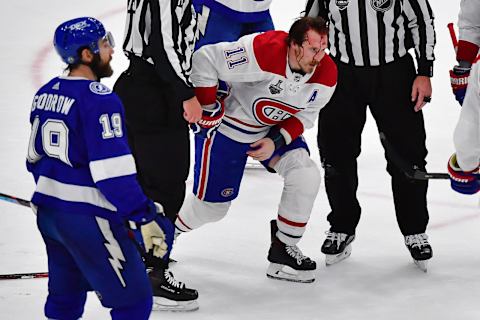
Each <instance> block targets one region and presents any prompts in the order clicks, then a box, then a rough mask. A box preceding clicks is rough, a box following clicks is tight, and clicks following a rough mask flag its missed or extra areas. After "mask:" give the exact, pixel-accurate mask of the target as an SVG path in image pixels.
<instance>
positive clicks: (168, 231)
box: [139, 202, 175, 259]
mask: <svg viewBox="0 0 480 320" xmlns="http://www.w3.org/2000/svg"><path fill="white" fill-rule="evenodd" d="M154 204H155V209H154V210H155V211H156V215H155V218H154V219H153V220H151V221H150V222H148V223H146V224H143V225H140V226H139V229H140V233H141V235H142V240H143V246H144V248H145V252H147V253H148V252H150V251H152V252H151V253H152V254H153V256H154V257H157V258H165V257H167V259H168V255H169V254H168V253H169V252H170V251H171V249H172V245H173V238H174V231H175V227H174V226H173V224H172V222H171V221H170V220H169V219H168V218H167V217H165V216H164V215H163V207H162V205H161V204H159V203H156V202H155V203H154ZM152 209H153V208H152Z"/></svg>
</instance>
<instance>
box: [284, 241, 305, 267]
mask: <svg viewBox="0 0 480 320" xmlns="http://www.w3.org/2000/svg"><path fill="white" fill-rule="evenodd" d="M285 248H286V249H287V253H288V255H289V256H290V257H292V258H294V259H296V260H297V264H298V265H301V264H302V261H303V260H305V259H307V257H306V256H304V255H303V253H302V251H300V249H298V247H297V246H285Z"/></svg>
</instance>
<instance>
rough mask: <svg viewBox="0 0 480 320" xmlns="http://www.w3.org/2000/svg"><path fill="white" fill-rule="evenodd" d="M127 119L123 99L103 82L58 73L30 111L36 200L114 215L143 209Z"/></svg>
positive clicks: (30, 155)
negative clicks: (126, 129) (128, 134)
mask: <svg viewBox="0 0 480 320" xmlns="http://www.w3.org/2000/svg"><path fill="white" fill-rule="evenodd" d="M123 119H124V111H123V106H122V104H121V102H120V99H119V98H118V96H117V95H116V94H115V93H112V91H111V90H110V89H109V88H107V87H106V86H104V85H103V84H101V83H99V82H95V81H90V80H87V79H84V78H78V77H77V78H74V77H57V78H54V79H52V80H51V81H50V82H48V83H47V84H46V85H44V86H43V87H42V88H41V89H40V90H39V91H38V92H37V94H36V95H35V97H34V99H33V102H32V108H31V114H30V123H31V124H32V132H31V136H30V142H29V148H28V155H27V169H28V170H29V171H30V172H31V173H32V174H33V177H34V179H35V182H36V190H35V193H34V195H33V198H32V203H34V204H35V205H38V206H45V207H49V208H52V209H57V210H60V211H63V212H68V213H82V214H89V215H99V216H104V217H107V218H110V219H114V218H115V217H118V218H119V219H120V218H125V217H127V216H129V215H131V214H132V213H139V214H140V213H144V212H145V210H147V206H148V203H149V202H150V200H148V199H147V198H146V196H145V195H144V194H143V192H142V190H141V188H140V186H139V184H138V182H137V180H136V168H135V162H134V159H133V157H132V155H131V152H130V148H129V146H128V143H127V138H126V132H125V124H124V123H123Z"/></svg>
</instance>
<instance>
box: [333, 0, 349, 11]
mask: <svg viewBox="0 0 480 320" xmlns="http://www.w3.org/2000/svg"><path fill="white" fill-rule="evenodd" d="M349 3H350V0H335V5H336V6H337V7H338V9H339V10H343V9H345V8H346V7H348V4H349Z"/></svg>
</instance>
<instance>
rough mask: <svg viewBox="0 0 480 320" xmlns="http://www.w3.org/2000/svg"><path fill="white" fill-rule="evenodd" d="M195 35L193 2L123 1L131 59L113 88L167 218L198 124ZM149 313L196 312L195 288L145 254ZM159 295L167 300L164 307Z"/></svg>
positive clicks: (147, 186) (142, 173) (146, 185)
mask: <svg viewBox="0 0 480 320" xmlns="http://www.w3.org/2000/svg"><path fill="white" fill-rule="evenodd" d="M196 30H197V23H196V14H195V11H194V9H193V5H192V2H191V0H128V1H127V16H126V25H125V36H124V41H123V51H124V53H125V55H126V56H127V57H128V59H129V60H130V65H129V67H128V69H127V70H126V71H125V72H123V73H122V75H121V76H120V77H119V78H118V80H117V82H116V83H115V86H114V91H115V92H116V93H117V94H118V96H119V97H120V99H121V100H122V103H123V105H124V107H125V116H126V125H127V133H128V142H129V144H130V148H131V150H132V153H133V156H134V158H135V163H136V166H137V172H138V175H137V177H138V180H139V182H140V185H141V186H142V188H143V191H144V192H145V194H146V195H147V196H148V197H149V198H150V199H153V200H154V201H155V202H158V203H160V204H161V205H162V206H163V208H164V211H165V215H166V216H167V217H168V218H169V219H171V220H172V222H173V221H174V220H175V219H176V215H177V213H178V211H179V210H180V207H181V206H182V203H183V199H184V197H185V189H186V186H185V181H186V180H187V177H188V172H189V169H190V138H189V128H188V123H189V122H190V123H193V122H197V121H198V120H200V119H201V116H202V110H201V106H200V104H199V102H198V100H197V98H196V97H195V93H194V89H193V86H192V83H191V81H190V73H191V69H192V64H191V63H192V53H193V49H194V46H195V33H196ZM146 263H147V265H149V266H154V267H155V270H154V271H152V272H151V273H150V274H149V276H150V280H151V281H152V287H153V293H154V310H156V309H160V310H162V309H167V310H172V309H175V310H183V311H185V310H192V309H193V308H198V304H197V303H196V300H197V297H198V294H197V292H196V290H193V289H189V288H187V287H185V286H183V285H181V283H177V282H175V280H174V279H173V276H172V274H171V273H169V271H168V270H164V269H165V268H167V267H168V266H166V265H164V263H163V260H162V259H158V258H154V257H153V256H152V255H149V256H148V259H147V262H146ZM157 297H162V298H166V299H169V300H171V301H170V302H169V304H167V305H162V304H161V301H162V299H158V301H159V302H158V303H157Z"/></svg>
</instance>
